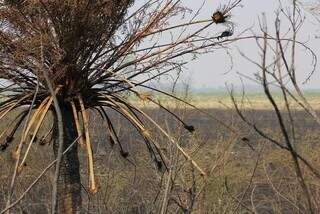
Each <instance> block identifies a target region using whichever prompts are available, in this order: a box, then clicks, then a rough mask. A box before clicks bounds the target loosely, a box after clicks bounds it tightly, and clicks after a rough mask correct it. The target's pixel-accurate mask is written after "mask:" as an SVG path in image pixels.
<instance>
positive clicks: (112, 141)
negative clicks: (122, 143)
mask: <svg viewBox="0 0 320 214" xmlns="http://www.w3.org/2000/svg"><path fill="white" fill-rule="evenodd" d="M109 142H110V144H111V146H112V147H113V146H114V144H115V142H114V140H113V138H112V137H111V136H109Z"/></svg>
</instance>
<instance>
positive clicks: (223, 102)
mask: <svg viewBox="0 0 320 214" xmlns="http://www.w3.org/2000/svg"><path fill="white" fill-rule="evenodd" d="M154 97H155V98H156V99H157V100H159V101H160V102H161V103H162V104H164V105H166V106H171V105H174V107H175V106H176V103H175V102H172V99H171V98H168V97H164V96H157V95H154ZM235 97H236V98H237V100H238V102H241V105H242V107H243V108H252V109H260V110H268V109H270V108H271V107H272V106H271V104H270V103H269V101H268V100H267V99H266V97H265V95H264V94H263V93H262V92H258V93H253V92H251V93H247V94H245V96H242V94H239V93H235ZM305 97H306V99H307V100H308V101H309V103H310V105H311V106H312V107H313V108H314V109H320V92H319V91H307V92H306V93H305ZM274 98H275V100H276V102H277V103H279V105H280V106H284V101H283V97H282V95H281V94H280V93H275V95H274ZM132 100H133V101H134V102H135V103H139V104H140V105H141V106H143V107H148V108H153V107H156V106H155V105H152V104H150V103H148V102H141V101H140V100H139V99H138V98H136V97H133V98H132ZM187 100H188V101H189V102H190V103H191V104H193V105H196V106H197V107H199V108H203V109H212V108H215V109H220V108H222V109H224V108H233V103H232V101H231V99H230V96H229V94H228V93H226V92H208V93H194V94H192V98H190V99H187ZM289 101H290V104H291V107H292V108H294V109H297V110H301V109H302V108H301V106H299V105H298V104H297V103H296V102H295V101H294V100H293V99H290V100H289Z"/></svg>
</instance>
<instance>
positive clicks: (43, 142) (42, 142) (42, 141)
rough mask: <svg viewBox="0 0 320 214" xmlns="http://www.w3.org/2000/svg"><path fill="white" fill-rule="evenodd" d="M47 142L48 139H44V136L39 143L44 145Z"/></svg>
mask: <svg viewBox="0 0 320 214" xmlns="http://www.w3.org/2000/svg"><path fill="white" fill-rule="evenodd" d="M46 144H47V142H46V140H45V139H44V138H42V139H41V140H40V141H39V145H40V146H44V145H46Z"/></svg>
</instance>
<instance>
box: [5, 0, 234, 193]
mask: <svg viewBox="0 0 320 214" xmlns="http://www.w3.org/2000/svg"><path fill="white" fill-rule="evenodd" d="M236 2H237V1H236ZM132 4H133V0H120V1H112V0H105V1H88V0H80V1H75V0H67V1H66V0H54V1H51V0H39V1H33V0H32V1H13V0H11V1H8V0H7V1H5V2H4V3H2V5H1V7H0V20H1V26H0V54H1V59H0V79H1V88H0V93H1V94H2V95H3V96H4V97H5V99H3V100H2V102H1V103H0V119H2V118H4V116H6V115H7V114H8V113H10V112H12V111H13V110H14V109H17V108H20V107H23V106H28V107H29V108H23V110H22V112H21V114H19V115H18V116H17V118H14V120H13V122H12V124H11V126H9V127H8V128H7V129H6V130H4V132H3V133H2V134H1V137H5V138H6V141H5V142H4V143H2V144H1V148H2V150H5V149H6V148H7V147H8V146H9V145H10V143H11V141H12V140H13V137H14V134H15V132H16V131H17V129H18V127H19V126H20V124H22V123H21V122H22V121H23V120H26V123H25V124H26V125H25V129H24V132H23V133H22V140H21V143H20V144H19V145H20V147H17V148H20V149H15V152H16V155H17V156H19V157H20V155H21V150H22V149H23V147H24V146H23V145H24V144H26V142H25V141H26V139H27V136H28V135H29V134H30V133H32V139H31V141H30V142H28V143H27V144H26V149H25V153H24V157H23V158H21V159H22V160H21V161H20V163H19V166H20V168H19V169H20V170H21V169H22V167H23V164H24V162H25V160H26V158H27V155H28V151H29V149H30V147H31V145H32V143H33V141H34V139H35V138H36V136H37V134H38V132H39V129H40V128H41V126H42V124H43V121H44V118H45V117H46V116H47V113H48V112H49V111H52V112H53V113H54V108H53V107H52V106H53V98H54V97H53V95H52V94H51V93H50V90H49V87H48V82H46V81H45V75H48V76H49V79H50V82H51V84H52V87H53V88H54V91H55V96H56V97H57V99H58V100H59V104H60V106H62V108H64V107H63V106H65V107H66V108H67V109H70V111H71V112H72V115H73V121H71V122H70V121H69V122H70V123H74V125H75V128H76V131H77V134H78V139H79V142H80V143H81V144H85V145H86V148H87V153H88V157H89V159H88V160H89V162H90V163H91V164H89V167H90V171H89V172H90V174H91V177H90V178H91V182H90V183H91V190H92V191H95V190H96V187H95V183H94V175H93V159H92V150H91V145H90V135H89V132H88V123H89V121H88V117H87V112H86V111H87V109H93V110H95V111H96V112H98V113H99V115H101V116H102V118H103V119H104V120H105V121H106V124H107V127H106V129H107V130H108V133H109V138H110V141H111V142H114V143H117V144H118V145H119V146H120V149H121V154H122V156H124V157H127V156H128V153H127V152H125V151H123V149H122V147H121V143H120V142H119V139H118V137H117V134H116V132H115V131H114V130H115V129H114V125H113V124H112V121H111V120H110V118H109V115H108V113H107V112H106V110H105V109H106V108H110V109H112V110H114V111H116V112H118V113H120V114H121V115H122V116H123V117H124V118H126V119H127V120H128V122H129V123H131V124H132V125H133V126H134V127H135V128H136V130H137V131H138V132H139V133H140V134H141V136H142V137H143V138H144V140H145V143H146V145H147V148H148V150H149V151H150V154H151V156H152V158H153V159H154V160H155V162H156V163H157V166H159V167H162V164H163V163H164V164H165V162H166V160H165V155H164V154H162V152H161V150H160V149H159V145H158V144H157V143H156V142H154V141H153V140H152V135H151V133H150V132H149V131H148V129H147V127H146V126H145V124H144V122H143V121H145V120H148V121H151V122H152V124H153V125H154V126H156V127H157V128H159V129H160V131H161V132H163V134H165V135H167V134H166V133H165V131H164V130H163V129H162V128H161V127H160V126H159V125H158V124H157V123H156V122H155V121H154V120H153V119H152V118H151V117H149V116H148V115H147V114H146V113H145V112H144V111H143V110H141V109H139V108H138V107H137V106H135V105H134V104H132V103H130V101H129V100H128V99H126V96H127V95H128V94H130V93H132V94H135V95H137V96H138V97H139V98H140V99H142V100H147V101H149V102H152V103H154V104H156V105H158V106H159V107H161V108H164V109H166V108H165V107H164V106H162V105H161V104H160V103H158V102H157V101H156V100H155V99H154V98H153V97H152V96H150V95H149V94H146V93H143V92H139V91H138V88H141V87H142V88H145V89H148V90H155V91H157V92H160V93H164V94H165V95H167V96H170V97H172V98H177V97H175V96H173V95H171V94H169V93H166V92H163V91H161V90H159V89H156V88H153V87H151V86H149V85H148V84H147V83H148V82H149V81H151V80H153V79H157V78H159V77H160V76H163V75H166V74H168V73H169V72H172V71H174V70H176V71H180V70H181V68H182V67H183V65H184V63H185V62H184V60H183V58H182V56H184V55H187V54H193V55H197V54H201V53H206V52H209V51H212V50H214V49H215V48H218V47H221V46H220V45H221V44H222V43H224V42H228V41H219V42H217V41H216V40H215V38H216V36H210V34H208V32H210V31H209V29H210V28H209V27H210V26H211V25H212V24H214V23H215V22H214V21H212V20H211V19H208V20H197V21H195V20H194V19H191V20H188V21H187V22H185V23H183V24H179V25H175V26H171V25H169V22H168V21H169V20H170V18H171V17H174V16H177V15H179V14H181V12H183V11H185V8H183V7H180V6H179V1H173V0H168V1H146V3H145V4H142V5H140V7H138V8H134V11H133V12H131V11H130V12H131V13H129V12H128V8H129V6H130V5H132ZM234 6H235V5H230V8H232V7H234ZM216 24H218V23H216ZM190 26H193V27H192V28H189V27H190ZM186 28H189V29H191V30H189V31H187V32H186V31H185V30H184V29H186ZM174 29H176V30H179V29H181V32H180V33H179V34H178V35H171V36H172V40H171V41H169V42H165V41H162V40H161V36H162V35H166V33H168V32H169V33H170V32H171V31H172V30H174ZM151 38H152V41H158V42H152V41H150V39H151ZM177 99H179V98H177ZM179 100H180V99H179ZM180 101H181V100H180ZM30 109H32V110H33V111H32V113H31V115H29V117H28V112H29V110H30ZM166 110H167V112H168V113H170V114H171V115H172V116H173V117H175V118H176V119H177V120H179V121H180V122H181V123H182V124H183V125H184V127H185V128H186V129H187V130H189V131H190V132H192V131H194V128H193V126H191V125H188V124H185V123H184V122H183V121H182V120H181V119H180V118H179V117H178V116H177V115H175V114H174V113H172V112H171V111H170V110H169V109H166ZM55 121H56V120H53V121H52V123H55ZM54 127H55V126H54ZM82 127H83V128H84V131H83V130H82ZM83 132H84V133H83ZM167 137H168V138H169V140H170V141H171V142H172V143H175V141H174V139H173V138H171V137H170V136H169V135H167ZM176 146H177V147H178V149H179V150H180V151H181V152H182V153H183V155H184V156H185V157H186V158H187V159H189V160H190V161H191V162H192V163H193V164H194V165H195V166H196V167H197V168H198V169H199V170H200V171H201V173H203V174H204V172H203V171H202V170H201V168H200V167H199V166H198V165H197V164H196V163H195V162H194V161H192V159H191V158H190V157H189V156H188V154H187V153H186V152H184V150H183V149H182V148H181V147H180V146H179V145H178V144H176Z"/></svg>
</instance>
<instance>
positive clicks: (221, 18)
mask: <svg viewBox="0 0 320 214" xmlns="http://www.w3.org/2000/svg"><path fill="white" fill-rule="evenodd" d="M211 18H212V21H213V22H214V23H216V24H221V23H225V22H226V18H228V16H225V14H223V13H222V12H221V11H217V12H215V13H214V14H212V17H211Z"/></svg>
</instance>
